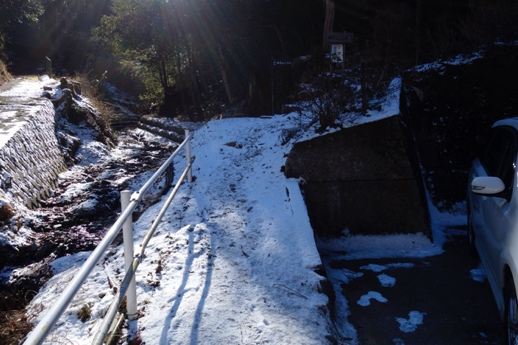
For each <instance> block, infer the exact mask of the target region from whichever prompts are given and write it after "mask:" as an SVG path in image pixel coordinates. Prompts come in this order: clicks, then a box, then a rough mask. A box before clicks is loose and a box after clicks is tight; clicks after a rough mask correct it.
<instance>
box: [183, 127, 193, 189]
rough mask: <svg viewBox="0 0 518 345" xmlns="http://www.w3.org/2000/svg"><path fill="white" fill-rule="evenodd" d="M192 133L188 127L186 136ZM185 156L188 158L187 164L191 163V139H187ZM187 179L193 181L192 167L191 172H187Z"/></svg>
mask: <svg viewBox="0 0 518 345" xmlns="http://www.w3.org/2000/svg"><path fill="white" fill-rule="evenodd" d="M190 135H191V134H190V131H189V130H188V129H187V130H185V137H186V138H189V136H190ZM185 156H186V158H187V166H189V164H190V163H191V141H190V140H188V141H187V144H186V146H185ZM187 181H188V182H189V183H191V182H192V169H189V172H188V173H187Z"/></svg>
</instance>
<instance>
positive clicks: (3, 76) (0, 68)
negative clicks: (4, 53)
mask: <svg viewBox="0 0 518 345" xmlns="http://www.w3.org/2000/svg"><path fill="white" fill-rule="evenodd" d="M11 78H12V76H11V74H9V72H8V71H7V66H6V65H5V63H4V62H3V61H2V60H0V85H2V84H4V83H5V82H7V81H8V80H9V79H11Z"/></svg>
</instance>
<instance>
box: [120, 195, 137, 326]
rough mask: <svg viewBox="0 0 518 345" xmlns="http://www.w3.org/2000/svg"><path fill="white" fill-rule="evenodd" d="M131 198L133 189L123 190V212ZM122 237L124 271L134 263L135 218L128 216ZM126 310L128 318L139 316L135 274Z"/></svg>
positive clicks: (130, 286) (127, 297)
mask: <svg viewBox="0 0 518 345" xmlns="http://www.w3.org/2000/svg"><path fill="white" fill-rule="evenodd" d="M130 198H131V191H129V190H123V191H122V192H121V209H122V212H124V210H125V209H126V207H128V205H129V203H130ZM122 238H123V241H124V271H125V272H128V270H129V269H130V268H131V266H132V263H133V250H134V249H133V220H132V217H131V216H130V217H128V219H126V222H124V225H123V226H122ZM126 310H127V315H128V320H130V321H131V320H135V319H136V318H137V285H136V282H135V276H133V278H132V279H131V282H130V283H129V285H128V291H127V292H126Z"/></svg>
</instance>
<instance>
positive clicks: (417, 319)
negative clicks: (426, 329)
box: [396, 311, 426, 333]
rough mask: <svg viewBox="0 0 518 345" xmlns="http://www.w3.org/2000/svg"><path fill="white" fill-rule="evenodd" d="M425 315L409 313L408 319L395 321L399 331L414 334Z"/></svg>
mask: <svg viewBox="0 0 518 345" xmlns="http://www.w3.org/2000/svg"><path fill="white" fill-rule="evenodd" d="M425 315H426V313H422V312H419V311H411V312H410V313H408V319H404V318H400V317H397V318H396V321H397V322H399V330H400V331H401V332H405V333H411V332H415V330H416V329H417V326H419V325H422V324H423V319H424V316H425Z"/></svg>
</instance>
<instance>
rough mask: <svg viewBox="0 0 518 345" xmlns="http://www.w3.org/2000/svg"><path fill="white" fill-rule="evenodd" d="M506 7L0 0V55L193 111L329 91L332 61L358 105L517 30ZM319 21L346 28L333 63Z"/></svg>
mask: <svg viewBox="0 0 518 345" xmlns="http://www.w3.org/2000/svg"><path fill="white" fill-rule="evenodd" d="M517 17H518V1H517V0H456V1H451V0H282V1H280V0H225V1H221V0H220V1H218V0H89V1H86V0H2V1H1V2H0V59H1V60H2V61H4V62H5V63H6V65H7V66H8V70H9V71H10V72H11V73H12V74H14V75H20V74H32V73H36V72H38V71H44V69H45V61H46V59H47V58H48V59H50V61H51V62H52V71H51V73H52V74H53V75H54V76H58V77H59V76H65V75H66V76H74V75H76V74H81V75H83V76H87V78H89V79H91V80H94V79H97V80H99V79H102V78H106V79H107V80H108V81H109V82H110V83H112V84H114V85H116V86H118V87H119V88H122V89H124V90H125V91H128V92H132V93H135V94H138V95H139V97H140V99H141V100H142V101H143V102H144V103H145V104H147V105H151V104H157V105H158V109H160V112H161V113H162V114H164V115H168V116H175V115H178V114H185V113H188V114H189V115H190V116H191V117H195V118H196V119H203V118H206V117H210V116H212V115H214V114H221V113H222V112H225V111H229V109H233V110H234V111H237V112H241V113H245V112H246V113H247V114H264V113H270V112H273V111H275V112H278V111H282V109H281V108H280V105H281V104H284V103H286V102H289V101H290V100H293V99H295V98H296V97H297V95H300V94H301V92H300V89H297V88H296V86H297V85H301V84H311V85H313V87H312V90H315V89H319V88H320V89H323V90H324V91H323V92H324V93H326V94H327V93H331V95H332V96H331V97H335V98H336V96H335V95H333V92H332V91H330V89H334V88H336V81H335V80H333V78H331V80H325V81H324V82H322V81H321V79H322V78H321V76H322V75H323V73H324V72H329V71H340V72H341V73H340V76H341V78H342V79H341V80H340V85H344V84H347V80H349V81H351V84H355V85H361V91H360V92H361V94H360V96H361V98H362V104H361V105H359V106H356V110H363V111H365V110H366V107H368V106H370V105H368V102H367V100H368V99H371V98H374V97H375V96H377V95H378V94H379V92H381V91H380V90H383V89H385V88H386V87H387V85H388V83H389V82H390V80H391V79H392V78H393V77H394V76H396V75H398V74H399V73H400V72H401V71H403V70H405V69H407V68H409V67H411V66H414V65H416V64H422V63H426V62H429V61H433V60H436V59H441V58H447V57H450V56H453V55H456V54H458V53H463V52H470V51H473V50H476V49H480V48H481V47H484V46H487V45H492V44H496V43H502V42H504V43H506V42H507V43H508V42H514V41H516V39H517V37H518V20H516V19H517ZM329 33H348V34H349V35H350V36H349V37H350V38H351V39H350V40H348V41H347V42H345V47H344V61H343V64H340V65H337V64H336V63H333V61H331V60H330V59H329V50H330V42H329V41H326V39H325V38H326V37H327V36H326V34H329ZM274 81H275V83H274ZM351 92H352V93H354V92H356V91H345V90H344V91H343V92H342V95H343V97H349V98H350V97H357V96H358V95H357V94H351ZM345 95H346V96H345ZM274 96H275V98H276V102H273V100H272V99H273V97H274ZM311 97H315V95H314V94H312V95H311ZM342 103H343V102H339V107H342V109H341V111H343V110H344V109H343V107H344V106H343V104H342ZM349 103H354V102H349ZM351 109H352V108H351ZM351 109H348V110H351ZM346 110H347V109H346ZM201 114H203V115H201Z"/></svg>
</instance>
